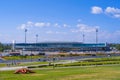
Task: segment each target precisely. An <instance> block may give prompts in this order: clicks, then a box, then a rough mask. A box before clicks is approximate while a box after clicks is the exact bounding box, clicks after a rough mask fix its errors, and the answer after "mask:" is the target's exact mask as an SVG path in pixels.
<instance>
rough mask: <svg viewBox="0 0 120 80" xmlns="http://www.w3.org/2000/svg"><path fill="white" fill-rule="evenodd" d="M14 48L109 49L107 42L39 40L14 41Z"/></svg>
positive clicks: (43, 50) (50, 50)
mask: <svg viewBox="0 0 120 80" xmlns="http://www.w3.org/2000/svg"><path fill="white" fill-rule="evenodd" d="M15 49H16V50H25V51H41V52H70V51H73V52H85V51H110V50H111V49H110V46H109V44H107V43H97V44H96V43H81V42H41V43H16V44H15Z"/></svg>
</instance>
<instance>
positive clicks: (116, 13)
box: [105, 7, 120, 18]
mask: <svg viewBox="0 0 120 80" xmlns="http://www.w3.org/2000/svg"><path fill="white" fill-rule="evenodd" d="M105 13H106V14H107V15H110V16H112V17H114V18H120V9H118V8H114V7H107V8H106V9H105Z"/></svg>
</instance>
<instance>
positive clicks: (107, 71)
mask: <svg viewBox="0 0 120 80" xmlns="http://www.w3.org/2000/svg"><path fill="white" fill-rule="evenodd" d="M33 71H35V72H36V73H32V74H13V73H14V71H1V72H0V80H120V65H112V66H89V67H73V68H55V69H52V68H51V69H36V70H33Z"/></svg>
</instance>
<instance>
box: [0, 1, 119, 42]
mask: <svg viewBox="0 0 120 80" xmlns="http://www.w3.org/2000/svg"><path fill="white" fill-rule="evenodd" d="M0 28H1V29H0V42H2V43H10V42H12V41H13V40H15V41H16V42H25V40H24V39H25V38H24V37H25V32H24V29H27V30H28V31H27V42H35V41H36V36H35V35H36V34H38V41H39V42H46V41H47V42H51V41H62V42H63V41H65V42H67V41H69V42H82V41H83V37H82V35H83V34H84V35H85V42H89V43H94V42H95V40H96V39H95V38H96V35H95V29H96V28H98V42H100V43H103V42H108V43H120V0H0Z"/></svg>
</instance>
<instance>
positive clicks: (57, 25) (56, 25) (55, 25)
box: [53, 23, 61, 27]
mask: <svg viewBox="0 0 120 80" xmlns="http://www.w3.org/2000/svg"><path fill="white" fill-rule="evenodd" d="M53 26H54V27H61V26H60V25H59V24H58V23H55V24H53Z"/></svg>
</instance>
